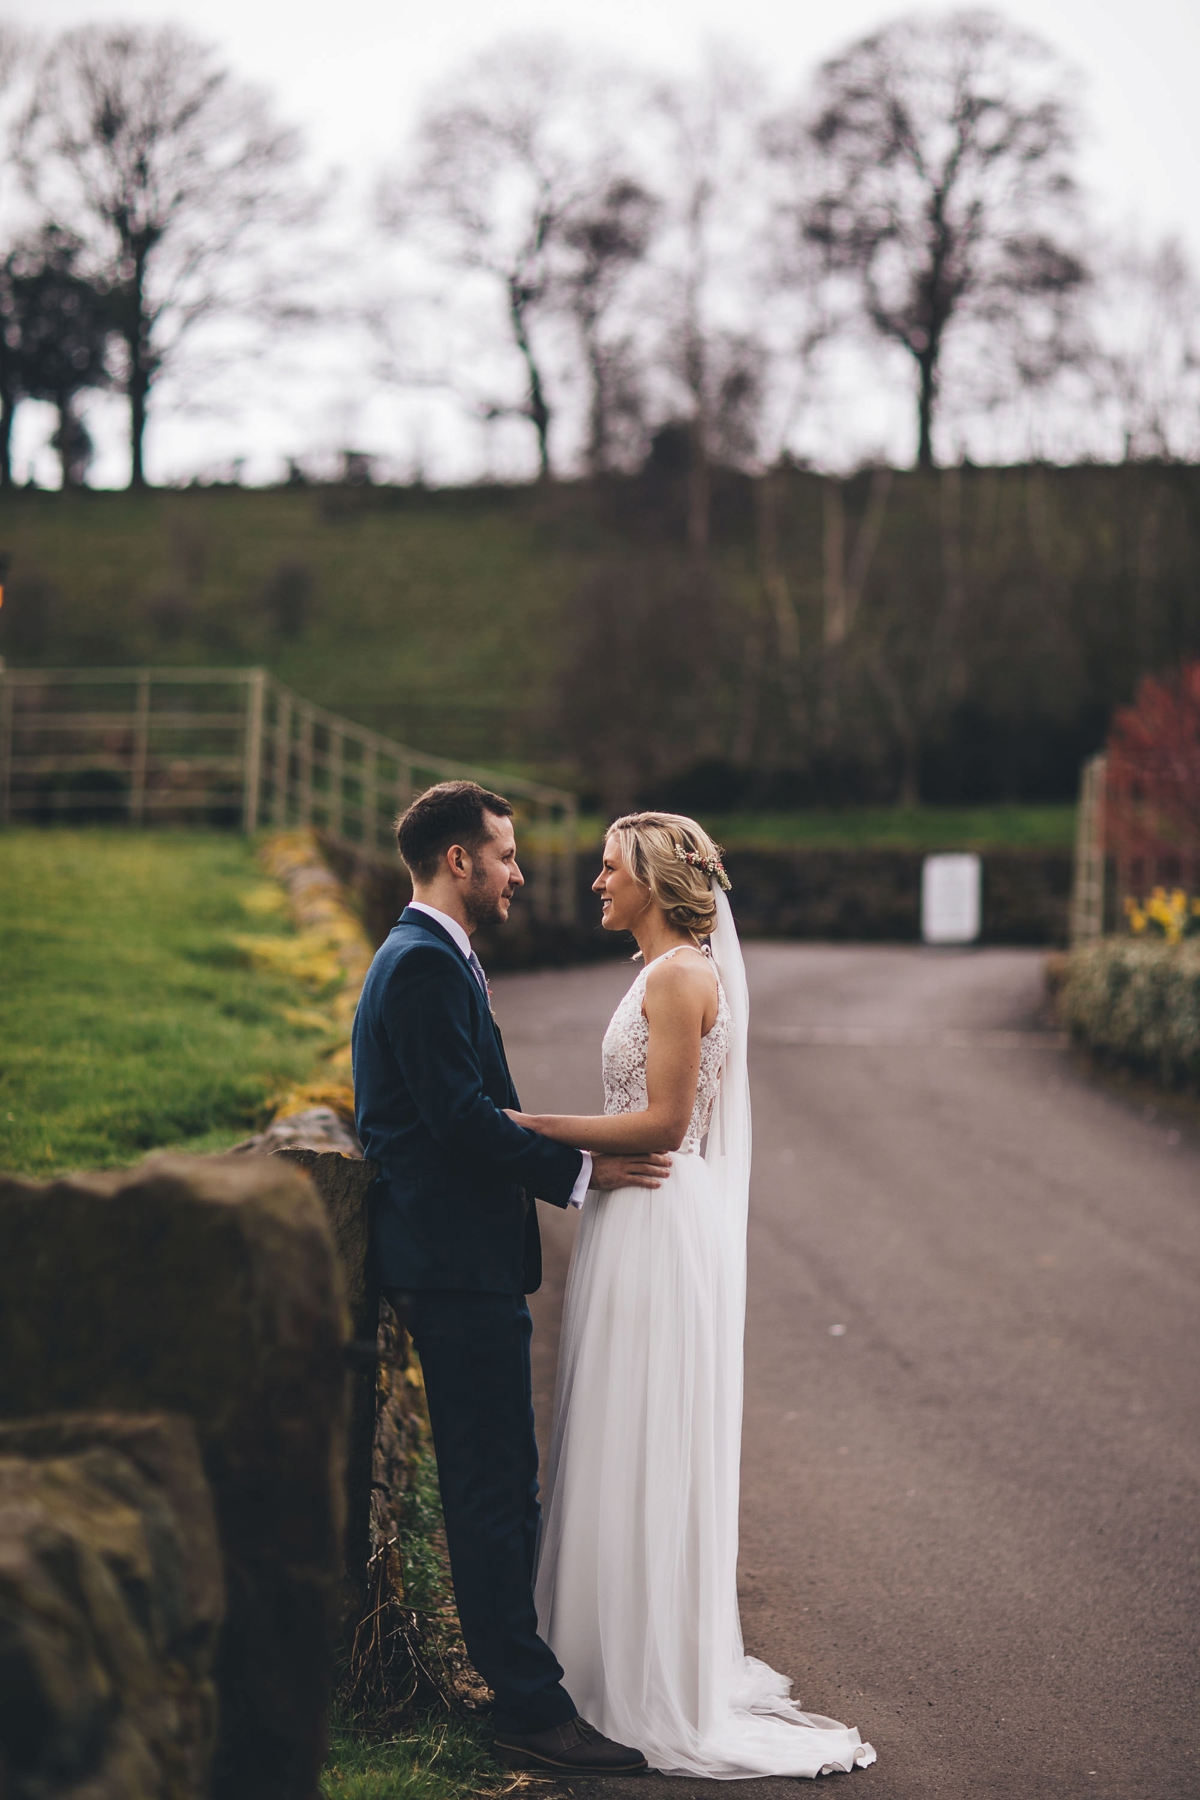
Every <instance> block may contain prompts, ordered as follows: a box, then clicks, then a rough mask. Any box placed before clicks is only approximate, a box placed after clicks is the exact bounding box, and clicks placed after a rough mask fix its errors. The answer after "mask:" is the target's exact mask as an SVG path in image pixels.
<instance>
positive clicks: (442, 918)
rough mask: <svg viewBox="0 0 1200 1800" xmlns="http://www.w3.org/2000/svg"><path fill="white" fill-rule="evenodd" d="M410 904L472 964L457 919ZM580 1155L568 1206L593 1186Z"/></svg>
mask: <svg viewBox="0 0 1200 1800" xmlns="http://www.w3.org/2000/svg"><path fill="white" fill-rule="evenodd" d="M408 904H409V906H410V907H411V908H412V910H413V912H423V913H428V914H429V917H430V918H431V919H436V920H437V922H438V924H439V925H440V926H441V927H442V930H443V931H448V932H449V933H450V936H451V939H452V940H453V943H454V947H455V949H456V950H459V951H461V953H462V959H463V961H464V962H466V963H469V962H470V960H471V940H470V938H469V937H468V936H467V934H466V932H465V931H464V930H463V928H462V926H461V925H460V924H459V922H458V920H457V919H452V918H451V917H450V915H449V913H444V912H439V911H438V909H437V907H436V906H426V904H425V902H424V900H410V901H409V903H408ZM579 1154H580V1156H582V1158H583V1167H582V1168H581V1169H580V1171H579V1174H578V1175H577V1176H576V1178H575V1186H574V1187H573V1188H572V1189H571V1198H570V1200H569V1201H568V1202H567V1204H568V1206H582V1205H583V1203H584V1201H585V1200H586V1199H587V1191H588V1188H589V1187H590V1186H591V1181H592V1156H591V1152H590V1150H581V1151H580V1152H579Z"/></svg>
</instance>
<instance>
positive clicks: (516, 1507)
mask: <svg viewBox="0 0 1200 1800" xmlns="http://www.w3.org/2000/svg"><path fill="white" fill-rule="evenodd" d="M396 831H397V838H398V840H399V845H400V854H401V856H402V857H403V859H404V861H405V863H406V864H407V866H408V870H409V873H410V875H411V876H412V883H413V898H412V902H411V904H410V905H409V906H407V907H406V908H405V909H404V912H403V914H402V915H401V918H400V922H399V923H398V924H397V925H396V926H394V927H393V929H392V931H391V933H390V934H389V936H388V938H387V941H386V942H385V943H384V944H383V945H382V946H381V948H380V949H379V950H378V952H377V953H376V956H375V959H374V961H373V962H372V964H371V968H370V971H369V973H368V975H367V979H366V982H365V983H364V985H363V991H362V999H361V1000H360V1002H359V1006H358V1012H357V1015H356V1017H355V1020H354V1093H355V1107H356V1113H357V1120H358V1134H359V1137H360V1138H361V1140H362V1145H363V1150H364V1152H365V1154H366V1155H367V1156H368V1157H369V1158H370V1159H371V1160H372V1161H373V1162H376V1163H378V1164H379V1168H380V1175H379V1179H378V1182H377V1184H376V1186H377V1193H376V1209H375V1250H376V1256H377V1259H378V1267H379V1274H380V1280H381V1283H382V1286H383V1288H384V1291H385V1292H386V1293H387V1294H388V1297H389V1299H390V1300H391V1302H392V1304H393V1306H395V1308H396V1310H397V1312H398V1313H399V1316H400V1318H401V1320H402V1321H403V1323H404V1325H405V1327H406V1329H407V1330H408V1332H409V1334H410V1335H411V1337H412V1340H413V1343H414V1345H415V1346H416V1350H417V1353H418V1355H419V1356H420V1358H421V1368H422V1371H423V1374H424V1378H425V1392H426V1396H427V1398H428V1401H429V1417H430V1422H431V1424H432V1426H433V1441H434V1449H435V1450H436V1452H437V1461H438V1482H439V1485H440V1488H441V1496H442V1510H443V1513H444V1515H445V1520H446V1542H447V1545H448V1547H449V1551H450V1568H451V1573H452V1575H453V1578H454V1593H455V1599H456V1601H457V1603H458V1613H459V1618H460V1620H461V1622H462V1629H463V1638H464V1640H465V1642H466V1646H467V1649H468V1651H469V1652H470V1655H471V1659H472V1661H473V1662H474V1664H475V1666H476V1668H477V1669H478V1670H479V1673H480V1674H481V1675H482V1676H483V1678H484V1680H485V1681H486V1682H487V1683H488V1685H489V1686H490V1687H491V1689H492V1691H493V1694H494V1696H495V1706H494V1725H495V1735H496V1748H497V1751H498V1752H499V1753H500V1754H501V1755H502V1756H503V1757H504V1758H505V1759H506V1760H507V1761H510V1762H513V1763H515V1764H517V1765H518V1766H522V1767H536V1768H550V1769H558V1770H562V1771H570V1772H573V1773H575V1774H585V1773H595V1774H610V1775H612V1774H625V1773H629V1772H631V1771H634V1770H637V1769H642V1768H644V1767H645V1766H646V1765H645V1758H644V1757H643V1756H642V1755H641V1753H640V1752H639V1751H637V1750H632V1749H629V1748H627V1747H626V1746H625V1745H622V1744H616V1743H613V1742H612V1740H611V1739H609V1738H605V1737H603V1736H602V1735H601V1734H600V1732H598V1731H597V1730H596V1729H595V1728H594V1727H593V1726H591V1725H589V1724H588V1723H587V1722H586V1721H585V1720H583V1719H581V1718H579V1717H578V1715H577V1712H576V1708H575V1704H574V1702H573V1701H572V1699H571V1697H570V1695H569V1694H568V1693H567V1691H566V1689H565V1688H564V1687H563V1685H562V1669H561V1668H560V1667H559V1664H558V1662H557V1661H556V1659H555V1657H554V1654H553V1652H552V1651H551V1650H550V1648H549V1646H548V1645H547V1644H546V1643H544V1642H543V1640H542V1638H541V1637H540V1636H539V1635H538V1628H537V1614H536V1612H535V1609H534V1604H533V1565H534V1556H535V1553H536V1547H537V1532H538V1521H539V1517H540V1512H539V1507H538V1499H537V1493H538V1487H537V1443H536V1439H535V1437H534V1428H533V1401H532V1390H531V1383H530V1368H529V1339H530V1330H531V1325H530V1318H529V1308H528V1306H527V1305H526V1302H525V1295H526V1294H528V1293H533V1292H534V1290H535V1289H536V1288H537V1287H538V1286H539V1284H540V1282H541V1272H542V1269H541V1244H540V1240H539V1237H538V1224H537V1209H536V1206H535V1203H534V1202H535V1196H536V1197H537V1198H540V1199H542V1200H547V1201H549V1202H550V1203H551V1205H554V1206H567V1205H568V1204H570V1202H571V1201H572V1200H575V1201H576V1202H578V1201H579V1200H581V1198H582V1195H583V1193H584V1192H585V1191H586V1189H587V1188H588V1187H589V1186H590V1187H598V1188H617V1187H648V1188H653V1187H657V1186H658V1185H659V1181H660V1180H661V1178H662V1177H663V1175H665V1173H666V1171H667V1168H668V1167H669V1158H667V1157H662V1156H652V1155H646V1156H597V1157H595V1158H594V1159H593V1158H592V1157H590V1156H588V1155H587V1154H586V1153H585V1152H582V1151H579V1150H571V1149H568V1148H567V1147H566V1146H564V1145H562V1144H554V1143H551V1142H550V1141H549V1139H547V1138H542V1137H539V1136H538V1135H537V1133H536V1132H532V1131H527V1130H525V1129H524V1128H523V1127H522V1126H520V1125H517V1124H515V1123H514V1122H513V1120H511V1119H510V1118H508V1117H507V1116H506V1114H505V1111H504V1109H505V1108H506V1107H511V1108H513V1109H514V1110H519V1105H520V1103H519V1101H518V1099H517V1094H516V1090H515V1088H514V1087H513V1084H512V1077H511V1075H510V1074H509V1071H508V1063H507V1061H506V1059H505V1055H504V1045H503V1042H502V1041H501V1037H500V1031H499V1027H498V1026H497V1024H496V1021H495V1018H494V1016H493V1014H492V1010H491V1005H490V997H489V994H488V987H487V980H486V977H485V976H484V973H483V970H482V968H481V967H480V965H479V961H478V958H477V957H476V956H475V953H474V951H473V950H472V948H471V936H472V934H473V933H474V932H475V931H476V930H477V929H478V927H479V926H481V925H490V924H495V923H502V922H503V921H504V920H506V919H507V918H508V912H509V906H510V904H511V901H512V897H513V895H514V894H515V893H516V891H517V889H518V888H519V887H521V886H522V883H523V877H522V875H521V872H520V869H519V868H518V867H517V856H516V838H515V835H514V831H513V822H512V807H511V806H510V805H509V803H508V801H507V800H504V799H502V798H501V797H500V795H498V794H492V793H489V792H488V791H487V790H486V789H485V788H481V787H478V786H476V784H475V783H474V782H469V781H448V782H442V783H441V784H440V785H439V786H437V787H434V788H430V789H429V791H428V792H427V793H424V794H422V795H421V797H420V798H419V799H418V800H415V801H414V802H413V804H412V805H411V806H410V807H409V809H408V811H407V812H406V813H405V814H404V815H403V817H402V818H401V819H400V821H399V823H398V825H397V828H396Z"/></svg>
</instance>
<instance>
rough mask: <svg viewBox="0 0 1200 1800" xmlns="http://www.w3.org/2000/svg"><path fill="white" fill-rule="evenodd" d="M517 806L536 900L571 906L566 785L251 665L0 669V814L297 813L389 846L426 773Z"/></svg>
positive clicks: (242, 819) (366, 842) (555, 907)
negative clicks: (493, 767)
mask: <svg viewBox="0 0 1200 1800" xmlns="http://www.w3.org/2000/svg"><path fill="white" fill-rule="evenodd" d="M454 779H465V780H470V781H478V782H480V783H481V784H482V785H483V786H485V787H490V788H493V789H496V790H497V791H499V792H501V793H503V794H505V795H507V797H508V798H509V799H510V800H512V802H513V804H514V806H515V807H516V808H517V813H518V819H519V822H520V824H521V826H522V839H523V843H524V846H525V850H526V855H525V856H523V858H522V861H523V862H525V863H526V864H527V872H528V874H529V875H530V876H531V878H532V879H531V880H530V883H529V898H530V901H531V905H532V910H533V912H534V914H535V916H537V917H539V918H541V919H547V920H550V919H558V920H562V921H570V920H573V919H574V916H575V900H576V896H575V836H576V824H577V813H578V807H577V802H576V799H575V796H574V795H573V794H570V793H567V792H565V791H564V790H563V789H561V788H553V787H546V786H544V785H542V784H541V783H539V782H533V781H525V780H522V779H521V778H519V777H517V776H512V775H497V774H495V773H492V772H489V771H488V770H486V769H476V768H472V767H469V766H467V765H466V764H463V763H457V762H450V761H448V760H447V759H446V758H445V757H440V756H426V755H425V754H424V753H423V752H421V751H418V750H410V749H409V748H408V747H407V746H406V745H404V744H398V743H395V742H393V741H392V740H391V739H390V738H385V737H381V736H380V735H379V734H378V732H374V731H367V730H365V729H364V728H363V727H362V726H360V725H354V724H352V723H351V722H350V720H349V719H343V718H339V716H338V715H337V714H336V713H331V712H326V711H325V710H324V708H322V707H319V706H314V705H312V703H311V702H310V701H308V700H304V699H302V698H301V697H300V695H298V694H294V693H293V692H292V691H291V689H290V688H286V687H284V685H283V683H282V682H279V681H276V680H275V678H274V676H272V675H269V674H268V673H267V671H266V670H265V669H9V670H5V671H3V672H2V673H0V822H3V823H5V824H8V823H10V822H11V823H17V822H18V821H27V822H36V823H42V824H53V823H55V822H60V823H67V822H72V821H83V820H86V821H92V822H101V821H105V820H111V821H114V822H121V823H125V824H130V825H188V824H190V825H206V826H224V827H226V828H232V829H235V830H241V831H257V830H259V829H260V828H262V827H265V826H271V827H275V828H282V827H285V826H288V825H311V826H314V827H316V828H318V829H319V830H321V831H323V832H326V833H327V834H328V835H329V836H330V837H332V838H335V839H336V840H338V842H340V843H342V844H344V845H346V846H347V847H348V848H351V849H354V850H357V851H358V852H359V853H361V854H363V855H366V856H369V857H372V858H376V859H378V860H380V861H386V862H389V863H391V862H393V861H394V859H395V857H396V840H395V834H394V830H393V822H394V820H395V817H396V815H397V813H399V812H402V811H403V809H404V808H405V807H406V806H407V805H408V804H409V802H410V801H411V800H412V798H413V797H414V795H416V794H418V793H420V792H421V790H422V789H423V788H426V787H429V786H430V785H431V784H432V783H433V782H436V781H447V780H454Z"/></svg>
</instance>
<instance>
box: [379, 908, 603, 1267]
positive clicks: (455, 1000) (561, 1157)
mask: <svg viewBox="0 0 1200 1800" xmlns="http://www.w3.org/2000/svg"><path fill="white" fill-rule="evenodd" d="M519 1104H520V1103H519V1101H518V1099H517V1093H516V1089H515V1088H514V1087H513V1084H512V1077H511V1075H510V1074H509V1072H508V1062H507V1060H506V1058H505V1055H504V1045H503V1042H502V1041H501V1037H500V1031H499V1028H498V1026H497V1025H496V1022H495V1020H494V1019H493V1017H492V1013H491V1008H490V1007H489V1005H488V1002H487V998H486V996H485V995H484V992H483V989H482V988H481V987H480V985H479V982H478V981H477V980H476V978H475V976H474V974H473V973H472V971H471V968H470V966H469V965H468V963H467V962H466V961H465V960H464V958H463V955H462V952H461V951H460V950H459V949H458V947H457V946H456V945H455V943H454V941H453V939H452V938H451V936H450V934H449V932H448V931H445V930H443V928H442V927H441V926H440V925H439V924H438V922H437V920H436V919H431V918H430V916H429V914H428V913H422V912H414V911H413V909H412V908H411V907H406V908H405V910H404V912H403V913H402V914H401V916H400V922H399V924H397V925H394V926H393V927H392V930H391V931H390V932H389V934H388V937H387V939H386V941H385V942H384V943H383V944H382V945H381V946H380V948H379V949H378V950H377V951H376V953H375V959H374V961H373V962H372V964H371V967H370V969H369V971H368V973H367V979H366V981H365V982H364V983H363V991H362V998H361V999H360V1000H359V1003H358V1011H357V1013H356V1014H355V1018H354V1105H355V1116H356V1118H357V1122H358V1135H359V1138H360V1139H361V1141H362V1147H363V1153H364V1155H366V1156H368V1157H369V1158H370V1159H371V1161H372V1162H375V1163H378V1165H379V1168H380V1174H379V1177H378V1180H377V1182H376V1184H375V1187H376V1193H375V1200H376V1205H375V1224H374V1241H375V1253H376V1259H377V1267H378V1274H379V1280H380V1283H381V1285H382V1286H384V1287H399V1288H469V1289H473V1290H475V1291H479V1292H484V1293H496V1294H520V1293H526V1294H531V1293H533V1291H534V1290H535V1289H536V1288H537V1287H538V1285H539V1283H540V1282H541V1278H542V1252H541V1240H540V1238H539V1236H538V1225H537V1208H536V1206H535V1205H534V1196H535V1195H536V1196H538V1197H539V1198H540V1199H542V1200H549V1201H550V1202H551V1203H552V1204H553V1205H555V1206H565V1205H566V1204H567V1202H568V1200H569V1199H570V1197H571V1190H572V1189H573V1187H574V1185H575V1182H576V1179H577V1178H578V1175H579V1171H580V1169H581V1168H582V1167H583V1157H582V1155H581V1153H580V1152H579V1151H578V1150H572V1149H569V1148H568V1147H567V1146H566V1145H565V1144H553V1143H551V1142H550V1140H549V1139H548V1138H543V1137H539V1136H538V1135H537V1133H536V1132H533V1131H526V1130H525V1128H524V1127H523V1126H521V1125H514V1123H513V1121H512V1120H511V1119H507V1118H505V1116H504V1113H503V1112H502V1110H501V1108H502V1107H505V1106H511V1107H515V1108H518V1109H519Z"/></svg>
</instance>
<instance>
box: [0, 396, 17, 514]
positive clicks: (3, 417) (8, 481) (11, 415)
mask: <svg viewBox="0 0 1200 1800" xmlns="http://www.w3.org/2000/svg"><path fill="white" fill-rule="evenodd" d="M16 416H17V402H16V398H15V397H14V395H13V394H12V393H11V392H10V390H9V389H8V388H7V387H5V388H3V389H2V390H0V489H8V488H11V487H12V485H13V476H12V434H13V420H14V419H15V418H16Z"/></svg>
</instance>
